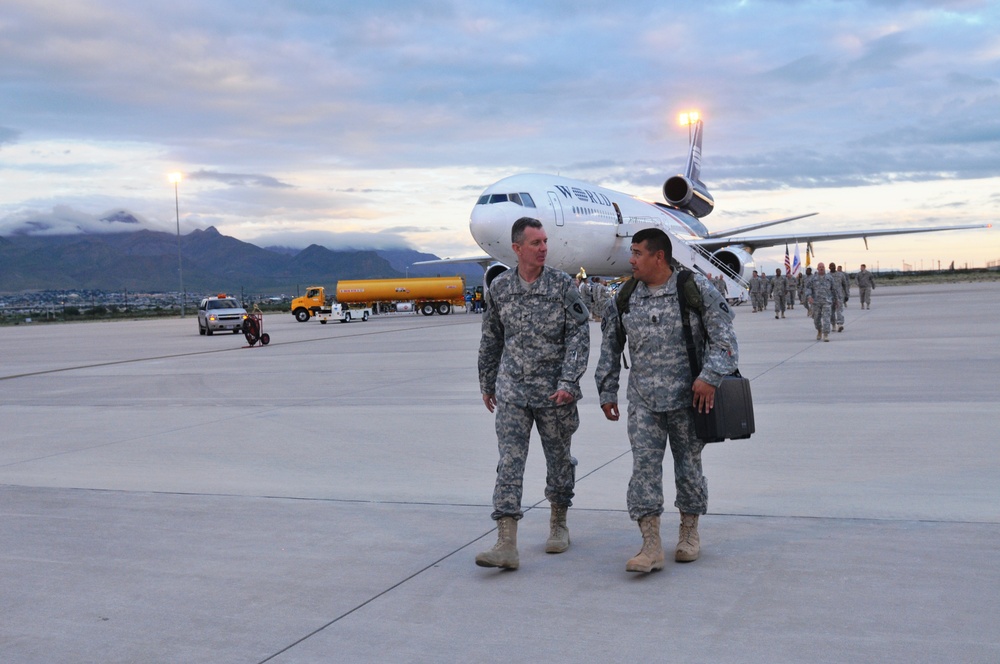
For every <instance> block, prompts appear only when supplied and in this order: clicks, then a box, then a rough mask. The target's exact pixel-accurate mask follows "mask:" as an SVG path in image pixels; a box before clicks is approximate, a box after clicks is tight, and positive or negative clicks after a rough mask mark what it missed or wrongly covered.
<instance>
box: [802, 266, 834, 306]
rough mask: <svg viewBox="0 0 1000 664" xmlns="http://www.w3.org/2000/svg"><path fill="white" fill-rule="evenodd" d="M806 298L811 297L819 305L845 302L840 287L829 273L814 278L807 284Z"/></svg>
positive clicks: (815, 275) (816, 275)
mask: <svg viewBox="0 0 1000 664" xmlns="http://www.w3.org/2000/svg"><path fill="white" fill-rule="evenodd" d="M806 297H811V298H812V299H813V302H816V303H817V304H840V303H841V301H842V300H843V295H841V292H840V286H839V285H838V284H837V281H836V279H835V278H834V277H833V275H831V274H830V273H829V272H827V273H826V274H823V275H820V274H814V275H813V276H812V279H811V280H810V281H809V283H808V284H806Z"/></svg>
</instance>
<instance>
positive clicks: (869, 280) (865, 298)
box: [857, 263, 875, 309]
mask: <svg viewBox="0 0 1000 664" xmlns="http://www.w3.org/2000/svg"><path fill="white" fill-rule="evenodd" d="M857 279H858V299H860V300H861V308H862V309H871V308H872V291H873V290H875V277H874V276H872V273H871V272H869V271H868V270H867V269H866V267H865V264H864V263H862V264H861V271H860V272H858V277H857Z"/></svg>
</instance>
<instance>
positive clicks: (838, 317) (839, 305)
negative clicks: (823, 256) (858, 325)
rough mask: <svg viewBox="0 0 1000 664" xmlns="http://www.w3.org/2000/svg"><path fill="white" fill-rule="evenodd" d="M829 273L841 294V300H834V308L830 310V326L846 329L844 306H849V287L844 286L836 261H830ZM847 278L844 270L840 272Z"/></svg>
mask: <svg viewBox="0 0 1000 664" xmlns="http://www.w3.org/2000/svg"><path fill="white" fill-rule="evenodd" d="M827 274H829V275H830V277H831V278H832V279H833V284H834V286H835V287H836V289H837V292H838V293H839V294H840V301H839V302H834V304H833V310H832V311H830V327H831V328H833V329H836V330H837V332H843V331H844V307H845V306H847V289H846V288H845V286H844V280H842V279H841V278H840V277H839V276H837V275H838V272H837V266H836V265H835V264H834V263H830V267H829V270H828V271H827ZM839 274H840V275H842V276H843V277H844V278H845V279H846V277H847V275H846V274H844V272H843V270H841V271H840V273H839Z"/></svg>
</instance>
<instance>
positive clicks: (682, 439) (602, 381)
mask: <svg viewBox="0 0 1000 664" xmlns="http://www.w3.org/2000/svg"><path fill="white" fill-rule="evenodd" d="M671 255H672V247H671V245H670V238H669V237H668V236H667V234H666V233H664V232H663V231H662V230H660V229H657V228H649V229H644V230H641V231H639V232H638V233H636V234H635V235H634V236H633V238H632V257H631V259H630V260H629V263H631V265H632V275H633V278H634V279H636V280H637V283H636V284H635V290H634V291H633V292H632V293H631V295H630V297H629V307H628V311H627V312H626V313H623V314H621V315H620V318H619V310H618V306H617V304H616V302H615V301H614V300H611V301H610V302H609V303H608V305H607V306H606V308H605V310H604V316H603V319H602V322H601V332H602V333H603V340H602V343H601V359H600V361H599V362H598V365H597V372H596V374H595V376H594V377H595V379H596V380H597V389H598V392H599V393H600V397H601V409H602V410H603V411H604V415H605V417H607V418H608V419H609V420H612V421H616V420H618V418H619V412H618V377H619V374H620V371H621V356H622V352H623V350H624V344H625V338H627V339H628V345H629V354H630V356H631V358H632V369H631V371H630V372H629V379H628V390H627V396H628V404H629V405H628V436H629V442H630V443H631V445H632V479H631V481H630V482H629V486H628V494H627V504H628V512H629V516H630V517H631V518H632V520H633V521H637V522H638V523H639V531H640V532H641V533H642V549H641V550H640V551H639V553H638V554H636V555H635V556H634V557H633V558H632V559H630V560H629V561H628V563H627V564H626V565H625V569H626V570H627V571H629V572H651V571H653V570H658V569H663V565H664V560H665V556H664V553H663V545H662V544H661V542H660V515H661V514H662V513H663V457H664V455H665V452H666V446H667V442H668V440H669V443H670V452H671V454H672V455H673V458H674V484H675V487H676V490H677V497H676V501H675V502H674V505H675V506H676V507H677V508H678V509H679V510H680V513H681V525H680V533H679V537H678V543H677V549H676V551H675V552H674V560H676V561H678V562H690V561H693V560H697V559H698V555H699V553H700V550H701V544H700V539H699V536H698V517H699V515H701V514H705V513H706V512H707V511H708V485H707V484H706V482H705V476H704V474H703V473H702V465H701V450H702V447H704V443H702V442H701V441H700V440H699V439H698V437H697V436H696V435H695V429H694V410H693V409H692V404H693V406H694V408H697V409H699V411H701V412H708V411H709V410H711V409H712V407H713V406H714V404H715V388H716V387H717V386H718V385H719V383H721V382H722V377H723V376H724V375H726V374H731V373H732V372H733V371H735V370H736V366H737V356H738V350H737V345H736V335H735V333H734V332H733V324H732V316H733V314H732V312H731V311H730V309H729V306H728V305H727V304H726V301H725V300H724V299H723V298H722V295H721V294H720V293H719V291H717V290H716V289H715V288H714V287H713V286H712V285H711V284H709V283H708V280H706V279H705V278H704V277H702V276H701V275H699V274H694V275H693V276H691V277H690V278H691V279H693V283H694V285H695V286H696V287H697V293H698V295H699V296H700V298H701V304H702V306H701V307H700V309H701V310H702V312H701V315H699V312H696V311H691V312H690V319H691V327H692V333H693V336H694V338H695V339H697V340H698V341H702V340H704V339H706V338H707V343H704V345H703V347H702V348H699V349H698V355H699V357H700V359H701V361H702V369H701V372H700V373H699V374H698V375H697V376H692V375H691V364H690V362H689V359H688V353H687V347H686V344H685V340H684V332H683V327H682V324H681V312H680V303H679V302H678V298H679V297H684V295H685V294H686V291H685V292H684V293H679V292H678V285H677V282H678V278H677V274H678V273H677V272H676V271H675V270H674V269H673V268H672V267H671ZM689 285H690V284H689ZM623 287H624V286H623ZM619 321H620V322H621V325H623V326H624V331H625V338H622V337H621V336H620V330H619Z"/></svg>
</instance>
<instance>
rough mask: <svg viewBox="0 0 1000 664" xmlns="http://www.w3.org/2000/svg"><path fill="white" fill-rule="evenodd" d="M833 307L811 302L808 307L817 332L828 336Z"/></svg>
mask: <svg viewBox="0 0 1000 664" xmlns="http://www.w3.org/2000/svg"><path fill="white" fill-rule="evenodd" d="M833 307H834V305H833V304H832V303H830V302H813V303H812V304H811V305H810V311H811V312H812V317H813V324H814V325H815V326H816V331H817V332H822V333H823V334H830V323H831V322H832V321H833Z"/></svg>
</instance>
